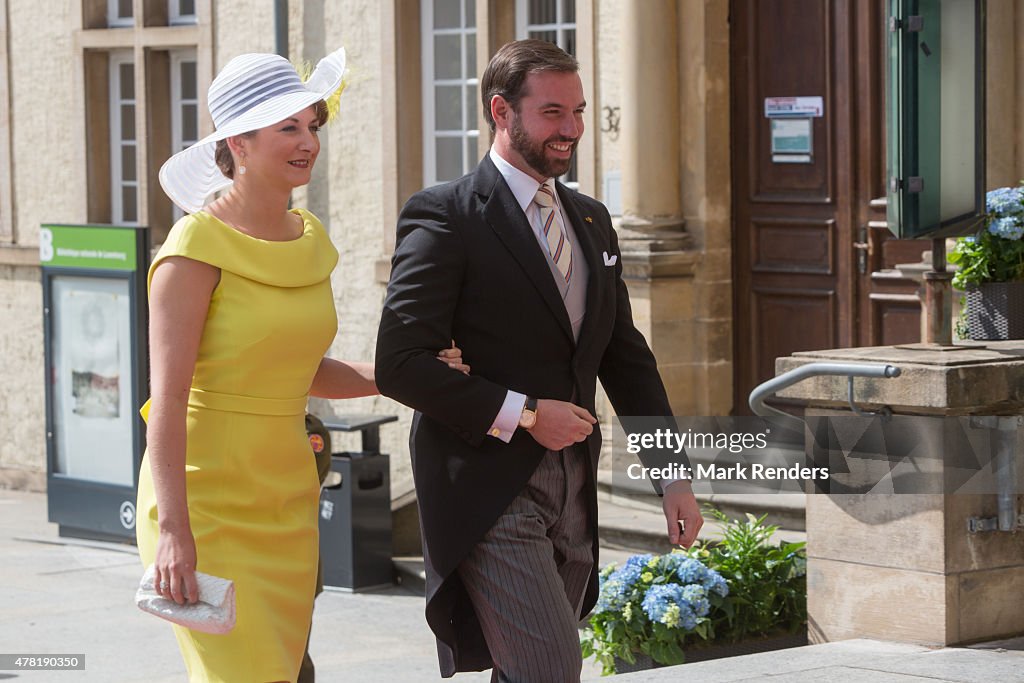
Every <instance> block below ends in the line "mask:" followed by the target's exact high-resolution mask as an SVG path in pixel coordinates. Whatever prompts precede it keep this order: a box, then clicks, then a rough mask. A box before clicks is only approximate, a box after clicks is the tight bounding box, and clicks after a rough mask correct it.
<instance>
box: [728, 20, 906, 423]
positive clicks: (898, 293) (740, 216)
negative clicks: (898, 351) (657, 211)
mask: <svg viewBox="0 0 1024 683" xmlns="http://www.w3.org/2000/svg"><path fill="white" fill-rule="evenodd" d="M731 9H732V11H731V36H730V51H731V78H732V131H733V141H732V193H733V221H734V223H733V225H734V241H733V245H734V249H733V275H734V283H735V287H734V296H735V301H734V315H735V318H734V320H735V325H734V330H735V347H734V349H735V351H734V358H735V401H734V406H735V408H734V409H735V412H737V413H741V414H743V413H747V412H749V409H748V407H747V396H748V395H749V393H750V391H751V390H752V389H753V388H754V387H755V386H756V385H757V384H759V383H761V382H763V381H766V380H768V379H770V378H771V377H773V376H774V375H775V359H776V358H778V357H780V356H788V355H790V354H792V353H793V352H795V351H803V350H815V349H829V348H840V347H849V346H871V345H877V344H896V343H906V342H915V341H919V339H920V332H919V327H920V323H919V304H918V302H917V298H916V296H915V291H916V289H917V285H916V284H915V283H914V282H913V281H910V280H906V279H904V278H903V277H901V276H900V275H899V274H898V273H897V272H896V271H893V270H891V268H892V266H894V265H895V264H897V263H907V262H914V261H920V259H921V251H922V248H923V246H922V244H921V243H919V242H905V241H899V240H892V239H888V231H887V229H886V228H885V203H884V196H885V191H884V188H885V185H884V182H885V158H884V150H885V147H884V140H885V138H884V120H885V119H884V116H883V101H882V96H883V93H884V83H885V72H884V68H885V64H884V55H885V53H884V37H885V33H884V30H885V16H884V3H882V2H880V1H877V0H870V1H862V0H733V3H732V8H731ZM775 97H820V98H821V102H822V105H823V108H822V111H821V115H820V116H816V117H814V118H812V119H811V138H812V141H813V142H812V147H813V150H812V154H811V155H810V158H809V159H808V160H807V161H806V162H805V163H788V161H791V159H790V158H789V157H785V156H779V155H774V156H773V154H772V150H771V121H770V119H769V118H767V117H766V115H765V99H766V98H775ZM780 159H785V160H786V161H787V163H783V162H781V161H780ZM878 197H882V198H883V199H881V200H875V198H878ZM873 200H874V201H873Z"/></svg>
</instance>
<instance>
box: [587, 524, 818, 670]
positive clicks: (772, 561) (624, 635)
mask: <svg viewBox="0 0 1024 683" xmlns="http://www.w3.org/2000/svg"><path fill="white" fill-rule="evenodd" d="M706 514H708V515H709V516H711V517H714V518H715V519H717V520H718V521H720V522H721V523H722V524H723V530H724V531H723V538H722V540H721V541H718V542H716V543H707V544H697V545H695V546H694V547H692V548H691V549H690V550H688V551H682V550H677V551H674V552H672V553H670V554H668V555H657V556H655V555H634V556H632V557H630V558H629V559H628V560H627V561H626V563H625V564H624V565H623V566H622V567H621V568H619V567H617V566H616V565H615V564H610V565H608V566H606V567H605V568H604V569H603V570H602V571H601V574H600V577H601V578H600V595H599V597H598V602H597V605H596V606H595V607H594V612H593V614H592V615H591V617H590V622H589V627H588V628H587V629H586V630H585V631H584V633H583V637H582V647H583V656H584V657H591V656H592V657H594V658H596V659H597V661H598V662H600V663H601V665H602V669H603V672H604V674H605V675H608V674H613V673H624V672H627V671H636V670H639V669H644V668H651V667H652V666H664V665H674V664H682V663H683V662H685V661H701V660H705V659H714V658H717V657H727V656H732V655H737V654H748V653H751V652H761V651H766V650H772V649H780V648H783V647H793V646H796V645H801V644H804V643H806V623H807V587H806V566H807V561H806V557H805V555H804V544H803V543H783V544H774V545H773V544H772V543H771V538H772V536H773V535H774V533H775V531H776V530H777V527H775V526H771V525H766V524H765V517H764V516H762V517H759V518H755V517H753V516H750V515H748V516H747V519H746V520H745V521H737V520H729V519H728V518H726V517H725V515H723V514H722V513H721V512H719V511H718V510H715V509H709V510H708V511H707V513H706Z"/></svg>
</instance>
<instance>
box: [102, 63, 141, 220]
mask: <svg viewBox="0 0 1024 683" xmlns="http://www.w3.org/2000/svg"><path fill="white" fill-rule="evenodd" d="M108 54H109V60H110V67H109V68H110V71H109V75H108V81H107V82H108V88H107V98H108V104H109V107H110V110H109V111H110V222H111V223H113V224H114V225H138V224H139V213H140V212H139V197H140V186H141V184H140V182H139V174H140V165H139V135H138V93H137V92H136V89H135V83H134V79H135V69H136V68H137V65H136V64H135V55H134V53H133V52H132V51H131V50H111V51H110V52H109V53H108ZM125 64H131V66H132V79H133V82H132V92H133V94H134V95H135V97H133V98H132V99H131V100H126V99H122V98H121V67H122V66H123V65H125ZM126 104H131V105H132V107H133V108H134V111H135V120H134V121H133V122H132V123H133V125H132V127H133V129H134V131H135V132H134V138H133V139H132V140H131V141H130V143H129V144H130V146H131V147H132V148H133V149H134V152H135V180H125V179H124V169H123V168H122V165H121V159H122V154H123V148H124V147H127V146H129V145H126V144H125V140H124V139H123V138H122V137H121V131H122V130H123V121H122V120H121V107H122V106H123V105H126ZM125 187H134V188H135V220H134V221H129V220H126V219H125V217H124V188H125Z"/></svg>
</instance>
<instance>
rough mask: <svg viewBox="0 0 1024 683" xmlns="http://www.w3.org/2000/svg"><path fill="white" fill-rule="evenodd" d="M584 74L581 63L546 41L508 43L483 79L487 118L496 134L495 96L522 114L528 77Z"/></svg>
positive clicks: (481, 90)
mask: <svg viewBox="0 0 1024 683" xmlns="http://www.w3.org/2000/svg"><path fill="white" fill-rule="evenodd" d="M579 70H580V65H579V62H577V61H576V58H575V57H573V56H572V55H570V54H569V53H568V52H566V51H565V50H563V49H562V48H560V47H558V46H557V45H555V44H554V43H549V42H548V41H546V40H532V39H531V40H516V41H514V42H511V43H505V45H503V46H502V48H501V49H500V50H498V51H497V53H495V55H494V56H493V57H491V61H490V63H489V64H488V65H487V68H486V69H484V76H483V78H482V79H480V92H481V99H482V100H483V105H484V118H485V119H487V125H488V126H490V128H491V133H492V134H493V133H494V129H495V125H494V117H493V116H491V99H492V98H493V97H494V96H495V95H501V97H502V98H503V99H504V100H505V101H506V102H508V103H509V105H510V106H511V107H512V109H513V110H514V111H515V112H517V113H518V112H519V100H520V99H522V97H523V96H524V95H526V92H525V91H524V87H523V86H524V84H525V83H526V77H527V76H528V75H530V74H533V73H539V72H541V71H561V72H571V73H576V72H577V71H579Z"/></svg>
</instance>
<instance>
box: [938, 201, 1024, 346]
mask: <svg viewBox="0 0 1024 683" xmlns="http://www.w3.org/2000/svg"><path fill="white" fill-rule="evenodd" d="M985 211H986V218H985V223H984V227H983V228H982V229H981V230H980V231H979V232H978V233H977V234H975V235H970V236H967V237H960V238H958V239H957V240H956V246H955V247H954V248H953V251H952V252H950V254H949V262H950V263H952V264H954V265H956V266H957V272H956V274H955V275H954V276H953V286H954V287H955V288H957V289H959V290H961V291H963V292H964V303H965V306H964V309H963V313H962V315H961V319H960V321H959V323H958V324H957V335H958V336H959V337H961V338H970V339H977V340H992V339H1021V338H1024V240H1022V239H1021V237H1022V236H1024V187H1021V186H1017V187H1001V188H999V189H997V190H992V191H991V192H989V193H988V194H987V195H986V197H985Z"/></svg>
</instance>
